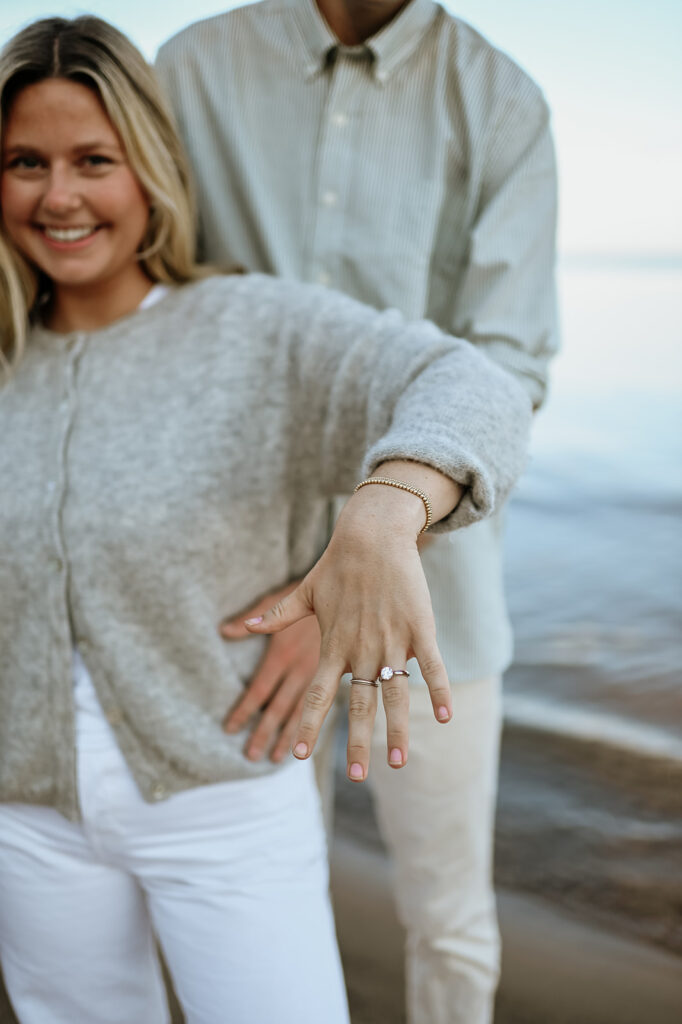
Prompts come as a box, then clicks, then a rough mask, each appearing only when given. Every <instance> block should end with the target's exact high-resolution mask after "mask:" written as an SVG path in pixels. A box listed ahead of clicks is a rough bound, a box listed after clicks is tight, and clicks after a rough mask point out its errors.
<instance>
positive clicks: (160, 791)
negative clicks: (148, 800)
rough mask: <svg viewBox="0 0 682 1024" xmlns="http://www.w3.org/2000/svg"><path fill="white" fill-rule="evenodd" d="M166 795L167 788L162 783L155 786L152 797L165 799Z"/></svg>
mask: <svg viewBox="0 0 682 1024" xmlns="http://www.w3.org/2000/svg"><path fill="white" fill-rule="evenodd" d="M165 795H166V789H165V787H164V786H161V785H159V786H154V788H153V790H152V799H153V800H163V798H164V797H165Z"/></svg>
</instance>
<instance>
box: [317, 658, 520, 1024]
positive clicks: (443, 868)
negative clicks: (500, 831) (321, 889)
mask: <svg viewBox="0 0 682 1024" xmlns="http://www.w3.org/2000/svg"><path fill="white" fill-rule="evenodd" d="M452 694H453V709H454V714H453V718H452V720H451V721H450V722H449V723H448V724H447V725H439V724H438V723H437V722H436V719H435V717H434V715H433V710H432V708H431V701H430V699H429V694H428V690H427V688H426V686H425V685H424V684H423V683H421V685H414V686H413V685H410V745H409V759H408V764H407V765H406V766H405V767H404V768H402V769H400V770H398V771H396V770H395V769H392V768H389V767H388V765H387V763H386V720H385V715H384V712H383V707H382V705H381V700H379V714H378V715H377V722H376V727H375V730H374V740H373V749H372V760H371V765H370V772H369V779H368V784H369V785H370V786H371V788H372V792H373V796H374V802H375V808H376V812H377V818H378V822H379V828H380V830H381V833H382V835H383V837H384V840H385V842H386V844H387V846H388V848H389V850H390V852H391V855H392V858H393V861H394V865H395V880H396V886H395V898H396V904H397V909H398V914H399V917H400V920H401V921H402V924H403V926H404V928H405V930H406V932H407V947H406V974H407V1006H408V1020H409V1022H410V1024H489V1022H490V1021H491V1020H492V1015H493V1003H494V996H495V989H496V986H497V980H498V976H499V959H500V941H499V933H498V928H497V919H496V914H495V899H494V893H493V887H492V846H493V828H494V815H495V802H496V796H497V772H498V760H499V741H500V731H501V718H502V714H501V703H502V701H501V683H500V679H499V677H496V678H493V679H485V680H481V681H478V682H470V683H459V684H455V685H453V687H452ZM318 770H319V766H318Z"/></svg>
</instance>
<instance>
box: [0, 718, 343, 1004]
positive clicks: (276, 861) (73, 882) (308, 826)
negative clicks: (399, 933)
mask: <svg viewBox="0 0 682 1024" xmlns="http://www.w3.org/2000/svg"><path fill="white" fill-rule="evenodd" d="M91 718H92V716H91ZM78 725H79V744H78V749H79V760H78V771H79V778H78V783H79V795H80V800H81V807H82V812H83V822H82V824H74V823H71V822H68V821H67V820H66V819H65V818H63V817H61V816H60V815H59V814H58V813H57V812H55V811H52V810H50V809H48V808H43V807H29V806H26V805H23V804H5V805H0V953H1V956H2V968H3V972H4V975H5V982H6V985H7V990H8V992H9V995H10V999H11V1001H12V1004H13V1006H14V1008H15V1011H16V1013H17V1015H18V1017H19V1020H20V1021H21V1024H165V1022H167V1021H168V1009H167V1006H166V998H165V994H164V988H163V983H162V979H161V974H160V970H159V965H158V961H157V958H156V954H155V945H154V935H156V936H157V937H158V940H159V942H160V944H161V946H162V948H163V951H164V955H165V958H166V960H167V963H168V966H169V969H170V971H171V974H172V977H173V982H174V985H175V988H176V992H177V994H178V997H179V1000H180V1002H181V1004H182V1006H183V1009H184V1012H185V1015H186V1019H187V1022H188V1024H269V1022H271V1021H272V1022H276V1024H320V1022H321V1021H324V1022H325V1024H347V1022H348V1011H347V1007H346V996H345V989H344V985H343V978H342V974H341V967H340V961H339V957H338V951H337V947H336V936H335V932H334V924H333V920H332V914H331V910H330V906H329V899H328V892H327V875H328V871H327V854H326V843H325V837H324V830H323V828H322V824H321V818H320V813H319V806H318V796H317V792H316V790H315V786H314V783H313V780H312V774H311V765H310V764H309V763H307V762H305V763H303V762H293V763H292V764H290V765H288V766H287V767H286V768H284V769H283V770H282V771H281V772H279V773H275V774H274V775H271V776H267V777H265V778H258V779H249V780H247V781H238V782H229V783H222V784H219V785H215V786H203V787H200V788H198V789H194V790H190V791H189V792H186V793H181V794H179V795H177V796H173V797H171V798H170V799H168V800H166V801H163V802H161V803H158V804H154V805H150V804H146V803H145V802H144V801H143V800H142V799H141V797H140V796H139V793H138V790H137V787H136V786H135V783H134V781H133V779H132V777H131V775H130V773H129V771H128V769H127V766H126V765H125V762H124V760H123V758H122V756H121V754H120V753H119V750H118V747H117V745H116V743H115V742H114V740H113V736H112V734H111V733H110V732H109V730H108V726H107V725H106V723H105V722H104V720H103V718H101V716H100V718H99V720H98V721H95V720H90V721H88V716H87V713H86V712H79V717H78Z"/></svg>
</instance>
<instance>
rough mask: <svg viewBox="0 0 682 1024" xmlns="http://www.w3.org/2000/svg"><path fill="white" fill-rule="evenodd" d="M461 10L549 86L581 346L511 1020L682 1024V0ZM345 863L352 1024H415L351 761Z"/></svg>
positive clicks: (144, 22) (537, 578)
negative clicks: (408, 1017) (410, 1021)
mask: <svg viewBox="0 0 682 1024" xmlns="http://www.w3.org/2000/svg"><path fill="white" fill-rule="evenodd" d="M234 6H237V4H235V3H229V2H228V3H226V2H224V0H223V2H221V0H192V3H191V4H188V3H186V2H184V0H164V2H163V3H154V2H148V3H145V4H140V3H137V2H135V0H92V2H91V3H90V4H88V5H87V6H82V5H79V4H71V3H66V2H60V0H56V2H54V3H46V2H45V0H3V3H2V5H1V8H0V43H4V42H5V40H6V39H8V38H9V37H10V36H11V35H12V34H13V33H14V32H15V31H16V30H17V29H18V28H20V27H21V26H22V25H23V24H25V23H26V22H27V21H30V20H33V19H34V18H36V17H41V16H45V15H48V14H61V15H66V16H74V15H76V14H81V13H85V12H86V11H88V12H92V13H96V14H99V15H101V16H102V17H105V18H107V19H108V20H110V21H113V22H114V23H115V24H116V25H118V27H120V28H121V29H123V31H125V32H126V33H128V34H129V35H130V36H131V37H132V38H133V39H134V40H135V41H136V42H137V44H138V45H139V46H140V47H141V48H142V49H143V51H144V52H145V53H146V54H147V56H148V57H150V58H153V56H154V54H155V52H156V49H157V48H158V46H159V44H160V43H161V42H162V41H163V40H164V39H166V38H167V37H168V36H169V35H171V34H172V33H174V32H175V31H177V30H178V29H180V28H181V27H182V26H184V25H185V24H187V23H188V22H189V21H193V20H196V19H198V18H201V17H206V16H209V15H210V14H213V13H216V12H218V11H220V10H225V9H227V8H228V7H234ZM443 6H445V7H446V8H447V9H449V10H451V11H452V12H453V13H454V14H456V15H458V16H460V17H462V18H464V19H465V20H466V21H469V22H470V23H471V24H473V25H474V26H475V27H476V28H477V29H479V30H480V31H481V32H482V33H483V34H484V35H486V36H487V37H488V38H489V39H490V40H491V41H492V42H493V43H494V44H495V45H497V46H498V47H500V48H501V49H503V50H505V51H507V52H508V53H510V54H511V55H512V56H513V57H514V58H515V59H516V60H517V61H518V62H519V63H520V64H521V65H522V66H523V67H525V68H526V70H527V71H529V72H530V74H531V75H532V76H533V77H534V78H535V79H536V80H537V81H538V82H539V83H540V85H541V86H542V87H543V89H544V91H545V94H546V96H547V99H548V101H549V104H550V106H551V108H552V110H553V116H554V131H555V137H556V144H557V151H558V160H559V172H560V189H561V219H560V233H559V267H558V274H559V287H560V300H561V316H562V336H563V351H562V354H561V355H560V356H559V358H558V359H557V360H556V363H555V365H554V373H553V385H552V390H551V394H550V399H549V402H548V404H547V407H546V409H545V410H543V411H542V412H541V413H540V415H539V416H538V418H537V422H536V424H535V433H534V442H533V449H532V458H531V463H530V467H529V470H528V471H527V473H526V475H525V477H524V479H523V481H522V483H521V485H520V486H519V488H518V489H517V492H516V495H515V497H514V499H513V501H512V503H511V506H510V509H509V515H508V538H507V576H508V593H509V599H510V605H511V609H512V614H513V619H514V624H515V630H516V657H515V661H514V665H513V667H512V669H511V670H510V672H509V673H508V675H507V677H506V697H505V734H504V741H503V756H502V768H501V780H500V805H499V812H498V827H497V849H496V855H497V868H496V871H497V882H498V891H499V898H500V911H501V921H502V928H503V938H504V942H505V951H504V967H503V978H502V984H501V988H500V995H499V999H498V1013H497V1017H496V1021H497V1022H499V1024H562V1022H571V1024H630V1022H632V1024H668V1022H670V1024H673V1022H676V1024H679V1022H680V1021H682V679H681V676H680V665H681V664H682V629H681V628H680V627H681V621H680V620H681V618H682V616H681V612H682V592H681V588H680V580H681V579H682V571H681V570H682V539H681V536H680V530H679V525H678V523H679V511H680V507H681V506H682V473H681V471H680V467H681V466H682V462H681V460H680V454H681V452H680V448H681V447H682V415H681V404H680V392H681V391H682V203H681V202H680V199H679V193H680V187H681V183H682V118H680V109H681V101H682V61H681V60H680V53H681V52H682V5H680V4H679V3H677V2H674V0H650V2H649V3H646V4H645V3H644V2H641V0H620V2H619V3H617V4H616V3H613V2H612V0H611V2H608V0H592V2H587V0H572V2H571V3H561V4H548V3H541V2H539V0H506V2H505V3H502V2H501V0H462V2H459V3H457V2H448V3H445V4H444V5H443ZM676 527H677V528H676ZM342 746H343V738H342V737H341V738H340V749H342ZM333 866H334V890H335V902H336V910H337V917H338V921H339V932H340V939H341V944H342V947H343V953H344V959H345V962H346V967H347V971H348V977H349V984H350V995H351V1003H352V1009H353V1020H354V1024H383V1022H384V1021H388V1020H389V1019H390V1020H391V1021H392V1022H393V1024H399V1022H400V1021H402V1020H404V1009H403V1002H402V980H401V971H402V964H401V960H402V951H401V942H402V936H401V932H400V929H399V926H398V924H397V922H396V921H395V919H394V917H393V911H392V909H391V905H390V896H389V880H388V878H389V876H388V870H389V869H388V867H387V864H386V860H385V855H384V851H383V848H382V845H381V840H380V838H379V836H378V833H377V832H376V827H375V825H374V819H373V814H372V810H371V806H370V803H369V796H368V794H367V792H366V791H365V790H364V789H363V788H362V787H357V786H353V785H351V784H350V783H347V781H346V779H345V759H343V758H342V759H341V768H340V771H339V778H338V809H337V821H336V834H335V843H334V850H333ZM2 1013H3V1011H2V1010H1V1009H0V1020H3V1021H10V1020H11V1016H10V1014H9V1010H8V1009H6V1010H5V1011H4V1017H3V1016H2ZM257 1024H261V1022H257ZM262 1024H265V1022H262ZM321 1024H322V1022H321Z"/></svg>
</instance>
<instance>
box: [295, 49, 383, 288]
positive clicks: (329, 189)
mask: <svg viewBox="0 0 682 1024" xmlns="http://www.w3.org/2000/svg"><path fill="white" fill-rule="evenodd" d="M370 61H371V55H370V54H369V52H368V51H361V52H350V53H349V52H344V50H343V49H340V50H339V51H338V53H337V56H336V60H335V61H334V63H333V65H332V67H331V69H330V71H329V72H328V74H329V75H330V78H331V80H330V86H329V93H328V97H327V104H326V109H325V111H324V114H323V120H322V125H321V131H320V141H319V148H318V160H317V179H316V190H317V195H316V217H315V223H314V230H313V237H312V243H311V245H310V248H309V251H308V257H307V260H306V266H305V268H304V273H305V278H306V280H308V281H314V282H316V283H317V284H323V285H327V286H329V287H332V288H333V287H336V288H339V287H340V268H339V260H340V257H341V255H342V253H343V243H344V230H345V229H344V224H345V223H346V222H347V218H348V209H347V207H348V200H349V196H348V189H349V185H350V182H351V177H352V176H351V173H350V171H351V163H352V161H353V160H354V159H356V158H357V154H355V153H354V149H355V139H354V135H356V134H357V133H356V132H354V126H355V121H356V119H357V117H358V115H359V111H360V107H359V102H360V99H361V92H360V88H359V87H360V85H361V82H362V78H363V77H364V76H366V75H367V74H369V68H370Z"/></svg>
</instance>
